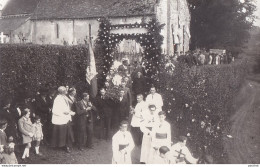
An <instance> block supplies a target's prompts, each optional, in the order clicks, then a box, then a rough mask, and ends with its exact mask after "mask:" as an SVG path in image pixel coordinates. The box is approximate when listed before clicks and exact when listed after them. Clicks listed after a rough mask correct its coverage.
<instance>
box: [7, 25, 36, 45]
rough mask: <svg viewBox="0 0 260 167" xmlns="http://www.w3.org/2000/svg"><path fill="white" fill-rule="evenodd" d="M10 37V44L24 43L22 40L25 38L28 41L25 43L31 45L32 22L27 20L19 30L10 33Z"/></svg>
mask: <svg viewBox="0 0 260 167" xmlns="http://www.w3.org/2000/svg"><path fill="white" fill-rule="evenodd" d="M8 35H9V42H10V43H23V41H22V40H21V39H22V38H23V37H24V38H25V39H26V40H25V41H24V43H31V42H32V31H31V21H30V20H27V21H26V22H25V23H24V24H22V25H21V26H20V27H19V28H17V29H16V30H14V31H12V32H10V34H8Z"/></svg>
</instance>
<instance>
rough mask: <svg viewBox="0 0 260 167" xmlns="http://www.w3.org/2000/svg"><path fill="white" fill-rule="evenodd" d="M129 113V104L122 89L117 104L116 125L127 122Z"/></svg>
mask: <svg viewBox="0 0 260 167" xmlns="http://www.w3.org/2000/svg"><path fill="white" fill-rule="evenodd" d="M129 112H130V103H129V99H128V96H125V91H124V90H123V89H122V90H120V93H119V102H118V119H119V120H118V122H117V124H118V125H119V123H120V122H121V121H123V120H128V117H129Z"/></svg>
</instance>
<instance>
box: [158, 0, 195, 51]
mask: <svg viewBox="0 0 260 167" xmlns="http://www.w3.org/2000/svg"><path fill="white" fill-rule="evenodd" d="M156 15H157V18H158V20H159V21H160V22H161V23H162V24H165V26H164V28H163V30H162V32H161V34H162V35H163V36H164V41H163V46H162V49H163V53H165V54H169V55H173V53H174V52H176V51H177V52H180V51H183V43H184V51H187V50H189V39H190V37H189V36H187V35H186V36H185V37H184V38H185V40H184V41H183V34H185V31H183V30H186V28H187V27H188V29H189V28H190V13H189V8H188V3H187V1H186V0H159V3H158V4H157V5H156ZM183 27H184V29H183ZM173 34H174V35H175V36H177V35H178V37H179V39H180V40H179V42H180V44H179V45H178V49H177V50H174V43H173V41H174V39H173V38H174V36H173ZM175 39H176V37H175ZM175 41H176V40H175Z"/></svg>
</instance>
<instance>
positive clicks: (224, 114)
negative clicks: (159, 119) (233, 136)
mask: <svg viewBox="0 0 260 167" xmlns="http://www.w3.org/2000/svg"><path fill="white" fill-rule="evenodd" d="M246 74H247V61H246V60H244V59H241V60H236V61H235V62H232V63H231V64H223V65H206V66H193V67H191V68H190V67H188V65H187V64H182V63H176V68H175V71H174V74H172V75H171V74H167V73H166V72H162V74H161V77H160V83H161V87H160V92H161V93H162V95H163V97H164V109H165V111H168V118H169V119H170V121H171V122H172V123H173V125H174V129H175V131H176V132H173V134H174V136H178V135H184V136H188V137H189V138H190V139H189V141H190V142H189V145H190V148H192V150H193V152H194V153H196V154H197V156H200V155H201V154H202V153H203V152H204V151H206V154H210V155H212V156H213V157H214V160H215V163H227V162H226V157H225V153H224V148H223V140H222V139H223V137H224V135H223V134H224V132H225V131H226V130H227V128H228V127H229V118H230V115H231V113H232V112H233V111H232V110H233V108H232V100H233V98H234V96H235V95H236V93H237V92H238V90H239V88H240V86H241V84H242V83H243V81H244V78H245V75H246Z"/></svg>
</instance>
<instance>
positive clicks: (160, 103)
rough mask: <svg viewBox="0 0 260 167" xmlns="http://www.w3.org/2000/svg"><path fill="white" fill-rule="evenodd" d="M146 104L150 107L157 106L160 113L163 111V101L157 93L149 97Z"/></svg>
mask: <svg viewBox="0 0 260 167" xmlns="http://www.w3.org/2000/svg"><path fill="white" fill-rule="evenodd" d="M145 102H146V103H147V104H148V105H151V104H153V105H155V106H156V109H157V110H158V111H162V106H163V99H162V96H161V95H160V94H159V93H155V94H154V95H152V94H149V95H147V97H146V99H145Z"/></svg>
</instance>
